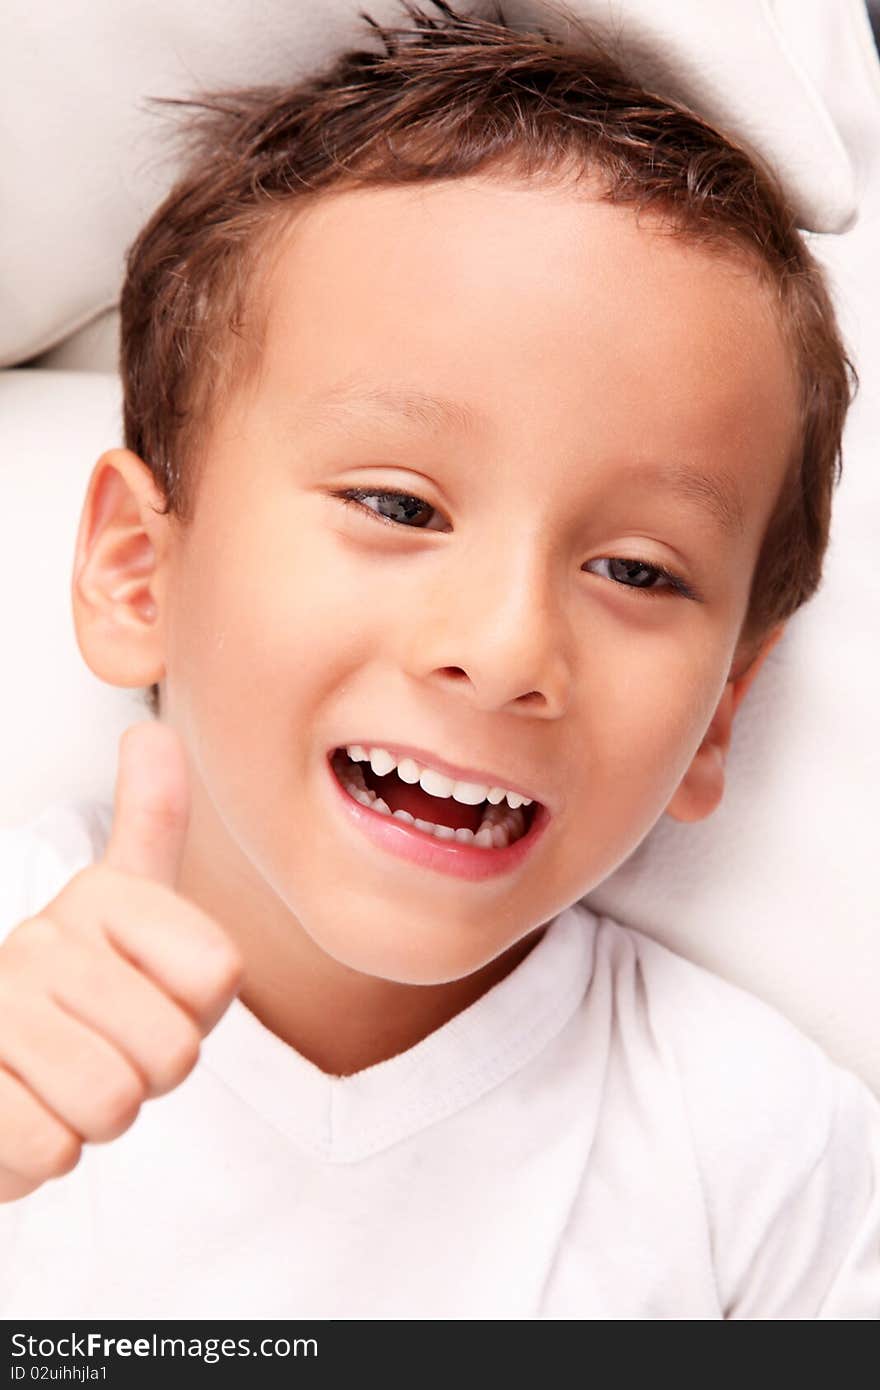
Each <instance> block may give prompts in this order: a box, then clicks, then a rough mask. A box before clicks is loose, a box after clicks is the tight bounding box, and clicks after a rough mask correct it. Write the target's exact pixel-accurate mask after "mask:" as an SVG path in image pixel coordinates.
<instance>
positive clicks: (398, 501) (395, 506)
mask: <svg viewBox="0 0 880 1390" xmlns="http://www.w3.org/2000/svg"><path fill="white" fill-rule="evenodd" d="M332 495H333V496H334V497H338V498H339V500H340V501H341V502H345V503H347V504H349V505H351V504H352V503H353V504H354V505H355V506H357V507H360V508H361V509H362V510H363V511H365V512H368V513H369V514H370V515H371V516H373V517H375V519H376V520H377V521H381V522H382V523H383V524H384V525H386V526H389V525H390V526H411V527H413V528H414V529H416V530H425V531H426V530H428V529H429V528H428V527H427V526H422V525H420V524H419V522H418V520H417V518H418V517H419V516H420V515H424V513H425V512H426V511H427V512H433V513H434V514H435V515H436V516H439V515H440V513H439V512H438V511H437V509H436V508H435V507H432V506H431V504H430V502H425V501H424V500H423V499H422V498H421V497H414V496H413V495H412V493H409V492H393V491H391V492H388V491H385V490H381V489H378V488H359V487H352V488H344V489H343V490H342V491H341V492H334V493H333V494H332ZM368 497H369V498H373V497H376V498H379V499H381V500H383V501H386V502H391V503H392V506H391V508H390V509H389V510H390V511H391V512H392V515H390V516H385V515H384V514H383V513H382V512H380V511H379V510H378V509H377V508H375V507H372V506H368V505H367V502H366V500H365V499H366V498H368ZM434 529H436V528H434Z"/></svg>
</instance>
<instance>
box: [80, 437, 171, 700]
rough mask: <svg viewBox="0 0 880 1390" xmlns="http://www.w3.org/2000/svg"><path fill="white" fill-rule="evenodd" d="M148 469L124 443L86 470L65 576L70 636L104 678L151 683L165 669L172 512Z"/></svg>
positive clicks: (128, 683) (123, 682)
mask: <svg viewBox="0 0 880 1390" xmlns="http://www.w3.org/2000/svg"><path fill="white" fill-rule="evenodd" d="M164 501H165V499H164V497H163V495H162V492H161V490H160V489H159V487H158V486H157V484H156V482H155V480H154V479H153V476H152V474H151V472H150V470H149V468H148V467H147V465H146V464H145V463H144V462H143V460H142V459H140V458H138V456H137V454H134V453H132V452H131V450H130V449H109V450H108V451H107V452H106V453H104V454H102V455H101V457H100V458H99V459H98V462H97V463H96V464H95V467H94V468H93V470H92V476H91V478H90V479H89V486H88V490H87V492H86V498H85V502H84V503H83V509H82V515H81V517H80V523H79V532H78V534H77V539H76V551H75V557H74V563H73V575H72V581H71V598H72V603H73V619H74V626H75V629H76V640H77V644H78V646H79V649H80V652H81V653H82V656H83V659H84V661H85V662H86V664H87V665H88V666H89V667H90V668H91V670H92V671H94V673H95V675H96V676H98V677H99V678H100V679H101V680H103V681H106V682H107V683H108V684H109V685H121V686H138V685H144V686H146V685H153V684H154V683H156V682H158V681H160V680H161V679H162V678H163V676H164V674H165V663H164V636H163V614H164V603H163V597H164V590H165V581H166V574H165V570H166V560H167V553H168V540H169V520H170V518H168V517H165V516H161V515H159V514H158V513H159V512H161V509H162V507H163V506H164Z"/></svg>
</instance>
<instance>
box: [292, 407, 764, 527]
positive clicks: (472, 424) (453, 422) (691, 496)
mask: <svg viewBox="0 0 880 1390" xmlns="http://www.w3.org/2000/svg"><path fill="white" fill-rule="evenodd" d="M302 409H303V410H304V413H305V414H306V415H307V416H309V417H310V418H311V419H313V420H314V421H315V422H316V423H321V420H322V419H327V418H331V419H332V418H336V419H343V420H344V419H345V417H346V416H348V417H349V418H350V419H351V421H352V422H353V423H357V421H358V420H359V419H360V420H363V419H364V418H369V417H370V416H373V417H386V418H388V417H392V418H393V417H396V418H398V419H402V420H404V421H407V422H408V423H410V424H414V425H416V426H418V427H419V428H421V429H428V430H431V431H433V432H435V433H438V432H440V431H441V430H447V431H449V430H451V431H454V432H455V433H458V434H475V433H477V432H478V430H479V428H480V426H481V425H483V424H484V423H485V416H484V415H483V414H482V413H481V412H480V411H478V410H475V409H474V407H473V406H470V405H467V404H466V403H465V402H464V401H456V400H451V399H450V398H449V397H446V396H438V395H435V394H433V393H431V392H429V391H421V390H416V389H413V388H411V387H403V386H379V385H371V384H369V383H365V382H361V381H357V380H352V379H348V380H346V381H341V382H338V383H337V384H336V385H335V386H331V387H329V388H328V389H326V390H323V391H320V392H315V393H313V394H312V395H310V396H308V397H306V399H305V401H304V402H303V406H302ZM627 480H628V481H629V482H630V483H632V484H636V485H639V486H643V487H650V488H651V489H652V490H654V491H656V492H664V493H666V494H667V495H671V496H673V497H676V498H678V499H680V500H681V501H684V502H690V503H691V504H693V505H695V506H697V507H699V508H700V509H701V510H702V511H703V512H705V514H706V515H707V516H709V517H710V518H711V519H712V520H713V521H714V522H715V523H716V525H717V526H719V527H720V529H721V530H722V531H723V532H725V533H726V534H730V535H742V534H743V532H744V530H745V513H744V509H743V501H742V497H741V495H740V492H739V488H738V487H737V484H736V481H735V479H734V478H733V477H731V476H730V474H728V473H720V474H718V475H715V474H712V473H706V472H705V471H703V470H702V469H700V468H696V467H692V466H691V465H689V464H686V463H677V462H675V461H672V462H666V463H663V464H662V465H657V464H649V463H639V464H633V465H632V466H631V467H629V468H628V469H627Z"/></svg>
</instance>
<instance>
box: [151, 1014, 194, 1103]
mask: <svg viewBox="0 0 880 1390" xmlns="http://www.w3.org/2000/svg"><path fill="white" fill-rule="evenodd" d="M200 1050H201V1034H200V1033H199V1031H198V1029H196V1028H195V1027H193V1028H188V1029H186V1031H184V1032H182V1033H181V1035H180V1037H179V1038H177V1039H176V1040H175V1041H174V1042H173V1043H172V1044H171V1045H170V1046H168V1047H167V1048H166V1050H165V1053H164V1055H163V1058H162V1062H161V1064H160V1065H159V1066H157V1067H155V1068H154V1071H153V1085H154V1089H155V1092H156V1094H157V1095H161V1094H162V1093H163V1092H165V1091H171V1090H173V1089H174V1087H175V1086H179V1085H180V1083H181V1081H183V1080H184V1079H185V1078H186V1077H187V1076H189V1074H190V1072H191V1071H192V1069H193V1067H194V1066H195V1064H196V1062H197V1061H198V1060H199V1052H200Z"/></svg>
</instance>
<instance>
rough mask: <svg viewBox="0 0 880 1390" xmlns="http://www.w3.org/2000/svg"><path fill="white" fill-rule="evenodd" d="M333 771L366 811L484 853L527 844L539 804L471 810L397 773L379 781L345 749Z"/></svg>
mask: <svg viewBox="0 0 880 1390" xmlns="http://www.w3.org/2000/svg"><path fill="white" fill-rule="evenodd" d="M331 765H332V767H333V771H334V773H335V774H336V778H337V781H338V782H339V783H340V784H341V786H342V787H343V788H344V789H345V791H346V792H347V793H348V794H349V796H352V797H353V798H354V799H355V801H358V802H360V804H361V805H362V806H366V807H368V808H369V809H371V810H374V811H377V812H378V813H379V814H381V815H388V816H391V817H393V818H394V819H397V820H402V821H404V822H405V823H406V824H409V825H413V826H414V827H415V829H417V830H422V831H424V832H425V833H426V834H429V835H433V836H434V837H435V838H437V839H445V840H449V839H456V840H460V841H462V842H463V843H472V844H475V845H477V846H478V847H480V848H484V849H503V848H504V847H505V846H506V845H512V844H513V843H514V842H515V841H516V840H519V839H522V837H523V835H525V834H526V832H527V831H528V829H529V827H530V826H531V824H532V821H533V820H534V817H535V815H536V813H537V809H538V806H539V804H540V803H539V802H537V801H533V802H532V804H531V805H530V806H523V807H517V809H516V810H511V808H510V807H509V806H508V805H507V804H506V803H504V802H501V803H499V804H498V805H493V804H492V803H491V802H489V801H483V802H480V803H479V804H478V805H476V806H468V805H465V804H464V803H463V802H461V801H456V800H455V798H454V797H452V796H448V797H440V796H432V795H431V794H430V792H426V791H425V789H424V787H421V786H420V785H419V784H418V782H415V783H410V782H404V781H403V780H402V779H401V778H400V777H398V775H397V772H396V770H395V769H392V770H391V772H388V773H386V774H385V775H384V776H382V777H380V776H378V775H377V774H376V773H375V772H374V771H373V769H372V767H371V766H370V764H369V763H368V762H358V763H355V762H352V761H351V759H350V758H349V756H348V754H347V753H346V751H345V749H344V748H337V749H336V750H335V752H334V753H333V756H332V758H331Z"/></svg>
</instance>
